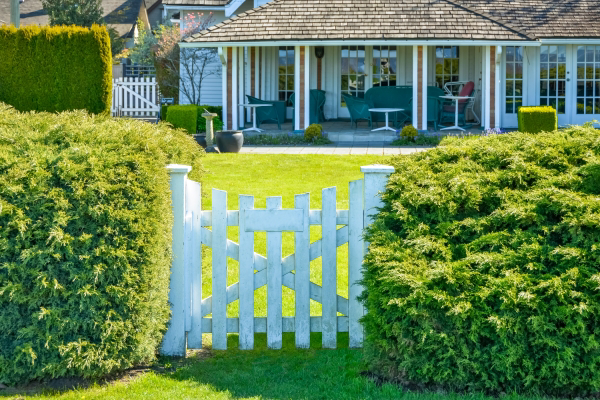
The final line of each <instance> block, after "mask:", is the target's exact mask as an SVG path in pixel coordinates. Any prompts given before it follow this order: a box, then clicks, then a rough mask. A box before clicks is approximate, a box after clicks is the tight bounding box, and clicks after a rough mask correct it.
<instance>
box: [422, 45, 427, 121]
mask: <svg viewBox="0 0 600 400" xmlns="http://www.w3.org/2000/svg"><path fill="white" fill-rule="evenodd" d="M427 50H428V48H427V46H423V61H422V63H421V64H422V65H421V74H422V77H421V79H422V81H423V85H422V92H421V97H422V99H423V103H422V116H423V117H422V120H421V129H422V130H424V131H426V130H427V70H428V68H427Z"/></svg>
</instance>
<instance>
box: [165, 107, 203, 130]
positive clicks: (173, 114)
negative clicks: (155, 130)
mask: <svg viewBox="0 0 600 400" xmlns="http://www.w3.org/2000/svg"><path fill="white" fill-rule="evenodd" d="M197 120H198V107H197V106H194V105H191V106H189V105H186V106H169V107H168V108H167V122H169V123H170V124H171V125H173V126H174V127H175V128H181V129H183V130H185V131H186V132H187V133H189V134H190V135H193V134H195V133H196V132H197V127H196V124H197Z"/></svg>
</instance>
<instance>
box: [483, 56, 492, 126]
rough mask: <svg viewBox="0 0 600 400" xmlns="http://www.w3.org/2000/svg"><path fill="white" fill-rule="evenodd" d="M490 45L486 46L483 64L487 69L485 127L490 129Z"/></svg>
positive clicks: (484, 95) (484, 109) (484, 97)
mask: <svg viewBox="0 0 600 400" xmlns="http://www.w3.org/2000/svg"><path fill="white" fill-rule="evenodd" d="M490 50H491V49H490V46H485V51H484V52H483V66H484V71H485V80H484V81H485V84H484V91H483V110H482V113H483V121H484V123H483V129H490V125H491V122H490V101H491V90H490V88H491V84H490V83H491V65H490V53H491V51H490Z"/></svg>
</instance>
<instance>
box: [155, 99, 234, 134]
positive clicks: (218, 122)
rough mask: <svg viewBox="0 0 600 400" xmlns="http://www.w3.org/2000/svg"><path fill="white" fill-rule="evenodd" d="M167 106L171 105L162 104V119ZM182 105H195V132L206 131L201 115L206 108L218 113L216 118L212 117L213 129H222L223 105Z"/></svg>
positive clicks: (164, 118)
mask: <svg viewBox="0 0 600 400" xmlns="http://www.w3.org/2000/svg"><path fill="white" fill-rule="evenodd" d="M169 107H173V105H170V106H167V105H163V106H162V108H161V119H162V120H163V121H164V120H166V118H167V112H168V108H169ZM175 107H179V106H175ZM183 107H197V111H196V113H197V114H196V132H206V119H204V117H202V113H203V112H204V110H208V111H209V112H212V113H216V114H217V115H218V117H217V118H214V119H213V128H214V131H215V132H216V131H220V130H223V118H222V115H223V107H222V106H209V105H200V106H193V105H190V104H188V105H184V106H183ZM196 132H194V133H196Z"/></svg>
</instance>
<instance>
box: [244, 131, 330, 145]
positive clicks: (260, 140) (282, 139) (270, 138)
mask: <svg viewBox="0 0 600 400" xmlns="http://www.w3.org/2000/svg"><path fill="white" fill-rule="evenodd" d="M331 143H333V142H332V141H331V140H329V139H327V138H326V137H320V138H315V139H314V140H307V139H305V138H304V135H296V134H292V133H290V134H287V135H286V134H281V135H266V134H260V135H252V136H250V135H248V136H244V144H247V145H252V146H277V145H288V146H322V145H326V144H331Z"/></svg>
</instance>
